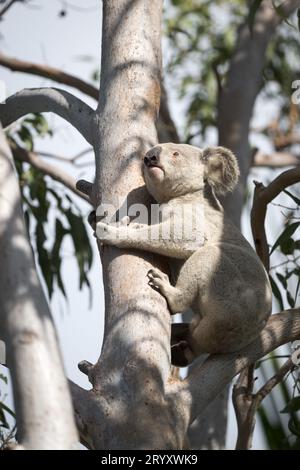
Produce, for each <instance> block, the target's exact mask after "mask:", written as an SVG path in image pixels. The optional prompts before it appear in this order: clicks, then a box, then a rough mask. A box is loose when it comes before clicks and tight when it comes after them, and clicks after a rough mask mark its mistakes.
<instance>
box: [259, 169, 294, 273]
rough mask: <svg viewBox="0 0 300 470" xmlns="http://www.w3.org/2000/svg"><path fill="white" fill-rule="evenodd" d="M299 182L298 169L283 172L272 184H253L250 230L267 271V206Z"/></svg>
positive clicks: (268, 263)
mask: <svg viewBox="0 0 300 470" xmlns="http://www.w3.org/2000/svg"><path fill="white" fill-rule="evenodd" d="M299 181H300V168H292V169H291V170H287V171H284V172H283V173H281V174H280V175H279V176H278V177H277V178H275V180H274V181H272V183H270V184H269V185H268V186H267V187H265V186H264V185H263V184H262V183H258V182H254V183H255V190H254V198H253V206H252V210H251V228H252V234H253V239H254V243H255V249H256V252H257V254H258V256H259V257H260V259H261V260H262V262H263V264H264V266H265V268H266V269H267V271H269V265H270V260H269V247H268V243H267V237H266V231H265V218H266V213H267V206H268V204H269V203H270V202H271V201H272V200H273V199H275V197H276V196H278V194H280V193H281V191H283V190H284V189H285V188H287V187H288V186H291V185H292V184H295V183H298V182H299Z"/></svg>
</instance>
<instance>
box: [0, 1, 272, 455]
mask: <svg viewBox="0 0 300 470" xmlns="http://www.w3.org/2000/svg"><path fill="white" fill-rule="evenodd" d="M68 4H69V5H71V4H72V5H73V6H75V7H76V8H71V7H68V6H66V5H68ZM82 5H84V7H82ZM100 6H101V2H100V1H99V2H97V0H86V1H85V2H82V1H79V0H72V2H68V3H66V2H64V1H60V0H52V1H49V0H48V1H44V2H42V1H41V0H40V1H38V0H32V1H31V3H30V4H29V5H28V6H25V5H23V4H21V3H20V4H19V3H16V4H15V5H14V6H13V7H12V8H11V9H10V10H9V12H8V13H7V14H6V16H5V20H4V21H2V22H1V23H0V32H1V39H0V51H1V52H4V53H5V54H7V55H9V56H14V57H16V58H19V59H24V60H29V61H33V62H37V63H42V64H47V65H51V66H54V67H57V68H60V69H62V70H64V71H66V72H69V73H72V74H74V75H77V76H78V77H80V78H82V79H84V80H87V81H90V79H91V75H92V72H94V71H95V70H96V69H97V67H98V66H99V63H100V49H101V9H100ZM62 10H64V11H66V13H67V14H66V15H65V16H63V17H60V16H59V12H60V11H62ZM0 80H2V81H3V82H4V83H5V88H6V93H7V96H9V95H11V94H13V93H15V92H17V91H19V90H21V89H23V88H30V87H41V86H51V85H53V83H51V82H50V81H49V80H46V79H43V78H39V77H33V76H30V75H27V74H21V73H13V72H10V71H8V70H6V69H4V68H0ZM58 86H59V87H61V85H58ZM64 88H66V89H68V88H67V87H64ZM68 90H69V91H71V92H72V93H74V94H76V95H77V96H79V97H80V98H81V99H83V100H85V101H86V102H87V103H88V104H90V105H91V106H92V107H95V102H94V101H93V100H92V99H91V98H88V97H86V96H85V95H82V94H81V93H80V92H78V91H76V90H73V89H68ZM183 109H184V107H183V104H182V103H179V102H178V101H176V98H175V95H174V94H173V93H171V110H172V111H173V116H174V119H175V121H176V123H177V124H178V125H180V124H182V119H181V117H180V116H181V115H182V112H183ZM47 117H49V119H50V125H51V126H52V127H53V128H54V129H55V130H56V132H55V137H54V138H53V139H51V138H44V139H38V140H37V142H36V149H39V150H44V151H47V152H52V153H56V154H59V155H63V156H73V155H75V154H77V153H79V152H80V151H81V150H84V149H86V148H87V147H88V145H87V143H86V142H85V141H84V139H83V137H82V136H81V135H80V134H79V133H78V132H77V131H76V130H74V129H72V128H71V126H70V125H69V124H68V123H66V122H65V121H63V120H62V119H60V118H58V117H54V116H53V115H49V114H48V115H47ZM91 159H92V158H91ZM63 168H64V170H66V171H69V172H70V173H72V174H74V176H76V177H78V178H85V179H87V180H92V179H93V166H90V167H88V168H84V169H80V170H77V171H74V169H73V168H72V166H71V165H68V164H65V165H63ZM254 176H255V174H254ZM260 176H261V173H260ZM253 179H254V178H253ZM78 204H80V207H81V208H82V211H83V214H85V215H86V216H87V215H88V213H89V210H90V209H89V207H88V205H87V204H85V203H84V202H81V201H79V202H78ZM271 216H272V215H271ZM244 227H245V232H246V236H248V238H249V237H250V235H249V234H250V232H249V222H248V220H246V219H244ZM90 233H91V231H90ZM91 235H92V234H91ZM275 236H276V230H275V235H274V237H275ZM94 246H95V243H94ZM63 254H64V255H65V256H64V263H63V278H64V279H65V280H66V284H67V292H68V301H67V302H66V301H65V300H64V299H63V298H62V296H61V295H60V294H55V295H54V298H53V300H52V301H51V310H52V313H53V317H54V320H55V324H56V327H57V330H58V335H59V339H60V345H61V348H62V352H63V357H64V363H65V367H66V372H67V375H68V377H69V378H71V379H72V380H74V381H75V382H77V383H78V384H80V385H81V386H83V387H86V388H89V384H88V382H87V379H86V377H85V376H84V375H83V374H82V373H81V372H79V370H78V368H77V364H78V362H80V361H81V360H83V359H86V360H88V361H90V362H92V363H94V362H95V361H96V360H97V359H98V356H99V353H100V347H101V341H102V333H103V319H104V302H103V289H102V280H101V266H100V263H99V260H98V255H97V253H96V252H95V257H94V258H95V262H94V265H93V269H92V271H91V273H90V279H91V280H92V285H93V302H92V307H91V308H89V297H88V292H87V291H86V290H83V291H79V288H78V275H77V268H76V264H75V261H74V256H73V252H72V246H71V245H70V243H68V242H67V243H66V244H65V246H64V248H63ZM0 372H5V370H4V369H3V368H0ZM8 403H11V396H9V397H8ZM229 418H230V419H229V429H228V439H227V446H228V448H233V447H234V444H235V439H236V428H235V418H234V415H233V412H232V408H231V407H230V413H229ZM264 446H265V443H264V439H263V436H262V433H261V430H260V427H259V426H257V427H256V432H255V436H254V448H256V449H261V448H264Z"/></svg>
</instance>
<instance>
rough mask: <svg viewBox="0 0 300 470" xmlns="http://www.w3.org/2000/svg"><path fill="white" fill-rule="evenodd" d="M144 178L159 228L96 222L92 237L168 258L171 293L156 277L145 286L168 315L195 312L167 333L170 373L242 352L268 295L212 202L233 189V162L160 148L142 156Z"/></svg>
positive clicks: (239, 239)
mask: <svg viewBox="0 0 300 470" xmlns="http://www.w3.org/2000/svg"><path fill="white" fill-rule="evenodd" d="M142 172H143V177H144V181H145V184H146V188H147V190H148V191H149V193H150V194H151V195H152V196H153V197H154V199H155V200H156V201H157V203H158V204H159V209H160V215H161V220H158V221H157V223H155V224H150V225H148V224H132V223H131V224H129V225H128V226H126V225H122V224H121V225H119V226H114V225H111V224H105V223H103V222H98V223H97V224H96V236H97V237H98V238H99V239H100V241H101V242H103V243H104V244H109V245H114V246H118V247H120V248H135V249H138V250H145V251H150V252H154V253H158V254H160V255H164V256H166V257H168V261H169V265H170V270H171V272H172V275H173V277H174V279H175V283H174V285H172V284H171V283H170V281H169V278H168V276H167V275H166V274H165V273H163V272H161V271H160V270H158V269H151V270H150V271H149V272H148V278H149V280H148V283H149V285H150V286H151V287H152V288H154V289H155V290H158V291H159V292H160V293H161V295H163V296H164V297H165V299H166V301H167V303H168V306H169V309H170V312H171V314H176V313H182V312H185V311H187V310H192V312H193V319H192V321H191V322H190V323H179V324H173V325H172V335H171V360H172V363H173V364H174V365H177V366H186V365H188V364H190V363H191V362H192V361H193V360H194V359H195V358H196V357H197V356H199V355H201V354H203V353H214V354H215V353H231V352H235V351H238V350H240V349H242V348H243V347H244V346H246V345H248V344H250V343H251V342H252V341H253V340H254V339H255V338H256V337H257V335H258V334H259V332H260V331H261V330H262V329H263V327H264V325H265V324H266V321H267V319H268V317H269V315H270V313H271V304H272V295H271V287H270V283H269V279H268V275H267V273H266V271H265V269H264V267H263V265H262V263H261V261H260V260H259V258H258V256H257V255H256V253H255V252H254V250H253V249H252V247H251V245H250V244H249V243H248V242H247V241H246V239H245V238H244V237H243V235H242V234H241V233H240V231H239V230H238V229H237V228H236V227H235V225H234V224H233V223H232V222H231V221H230V219H229V218H228V217H227V216H226V214H225V212H224V210H223V208H222V206H221V204H220V202H219V200H218V199H217V196H220V195H224V194H226V193H227V192H228V191H232V190H233V189H234V187H235V186H236V184H237V181H238V177H239V169H238V165H237V161H236V158H235V156H234V155H233V153H232V152H231V151H230V150H228V149H226V148H223V147H208V148H205V149H200V148H198V147H194V146H191V145H185V144H173V143H166V144H159V145H156V146H155V147H153V148H152V149H151V150H149V151H148V152H147V153H146V155H145V157H144V159H143V162H142ZM184 221H185V222H184ZM127 222H128V219H127V221H126V223H127ZM187 225H188V228H189V230H188V231H187V232H188V233H185V231H184V230H181V229H182V228H183V229H184V228H186V226H187ZM154 233H155V236H153V234H154Z"/></svg>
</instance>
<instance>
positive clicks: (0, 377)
mask: <svg viewBox="0 0 300 470" xmlns="http://www.w3.org/2000/svg"><path fill="white" fill-rule="evenodd" d="M0 380H3V382H4V383H6V385H7V377H6V376H5V375H3V374H0Z"/></svg>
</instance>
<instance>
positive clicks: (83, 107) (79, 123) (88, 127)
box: [0, 88, 97, 145]
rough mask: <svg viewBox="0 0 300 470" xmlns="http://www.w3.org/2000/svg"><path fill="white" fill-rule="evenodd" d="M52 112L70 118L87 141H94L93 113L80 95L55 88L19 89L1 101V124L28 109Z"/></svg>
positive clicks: (94, 124) (10, 121)
mask: <svg viewBox="0 0 300 470" xmlns="http://www.w3.org/2000/svg"><path fill="white" fill-rule="evenodd" d="M43 112H53V113H55V114H58V115H59V116H61V117H62V118H64V119H65V120H66V121H68V122H70V124H72V125H73V126H74V127H75V128H76V129H77V130H78V131H79V132H80V134H81V135H82V136H83V137H84V138H85V139H86V140H87V141H88V143H89V144H91V145H93V143H94V133H95V132H96V121H97V118H96V115H95V113H94V111H93V109H92V108H90V107H89V106H88V105H87V104H86V103H84V102H83V101H81V100H80V99H79V98H77V97H75V96H73V95H71V93H68V92H67V91H65V90H60V89H58V88H32V89H24V90H22V91H19V92H18V93H16V94H15V95H12V96H10V97H9V98H7V100H6V101H5V102H4V103H1V104H0V120H1V122H2V125H3V127H6V126H8V125H9V124H11V123H12V122H14V121H16V120H17V119H19V118H21V117H22V116H25V115H26V114H29V113H43Z"/></svg>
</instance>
